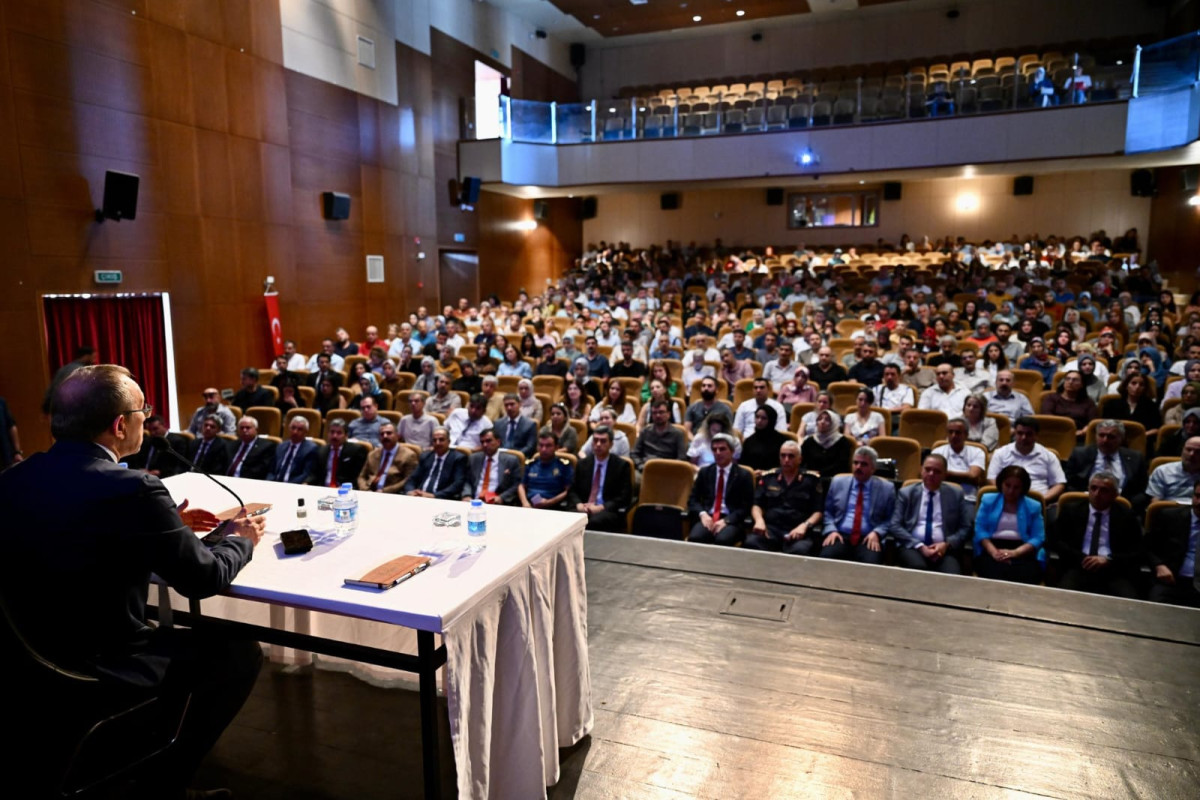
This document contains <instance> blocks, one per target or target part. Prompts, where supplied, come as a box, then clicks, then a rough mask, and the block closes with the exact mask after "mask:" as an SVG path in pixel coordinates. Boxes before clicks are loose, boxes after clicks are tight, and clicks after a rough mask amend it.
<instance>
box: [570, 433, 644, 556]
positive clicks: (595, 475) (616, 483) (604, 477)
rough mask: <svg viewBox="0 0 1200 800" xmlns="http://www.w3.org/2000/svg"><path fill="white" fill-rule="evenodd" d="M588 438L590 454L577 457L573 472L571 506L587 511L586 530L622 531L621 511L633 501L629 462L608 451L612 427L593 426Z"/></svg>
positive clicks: (581, 511)
mask: <svg viewBox="0 0 1200 800" xmlns="http://www.w3.org/2000/svg"><path fill="white" fill-rule="evenodd" d="M591 441H592V453H591V455H589V456H587V457H585V458H582V459H580V460H579V469H578V470H577V471H576V472H575V479H574V486H573V489H572V495H571V504H572V507H573V508H574V509H575V510H576V511H579V512H580V513H583V514H587V515H588V521H587V527H588V528H589V529H590V530H594V531H608V532H610V533H624V532H625V528H626V520H625V512H626V511H627V510H628V509H629V507H630V506H631V505H632V504H633V471H632V470H631V469H630V467H629V462H627V461H626V460H625V459H623V458H619V457H617V456H614V455H612V444H613V430H612V428H608V427H605V426H603V425H598V426H596V429H595V430H594V431H592V438H591Z"/></svg>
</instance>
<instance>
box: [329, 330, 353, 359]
mask: <svg viewBox="0 0 1200 800" xmlns="http://www.w3.org/2000/svg"><path fill="white" fill-rule="evenodd" d="M334 336H335V337H336V342H335V343H334V345H333V352H334V353H335V354H337V355H339V356H341V357H342V358H343V359H345V358H349V357H350V356H356V355H358V343H356V342H352V341H350V334H349V333H347V332H346V329H345V328H338V329H337V330H336V331H334Z"/></svg>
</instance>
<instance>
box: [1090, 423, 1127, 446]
mask: <svg viewBox="0 0 1200 800" xmlns="http://www.w3.org/2000/svg"><path fill="white" fill-rule="evenodd" d="M1102 430H1106V431H1116V432H1117V433H1118V434H1120V436H1121V441H1125V423H1124V422H1122V421H1121V420H1119V419H1102V420H1100V421H1099V422H1098V423H1096V432H1097V433H1099V432H1100V431H1102Z"/></svg>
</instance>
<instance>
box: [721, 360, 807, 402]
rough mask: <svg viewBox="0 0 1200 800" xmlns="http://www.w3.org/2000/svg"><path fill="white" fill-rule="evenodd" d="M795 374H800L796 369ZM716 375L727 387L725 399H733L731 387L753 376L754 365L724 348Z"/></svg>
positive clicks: (805, 372)
mask: <svg viewBox="0 0 1200 800" xmlns="http://www.w3.org/2000/svg"><path fill="white" fill-rule="evenodd" d="M746 353H747V355H753V353H751V352H750V351H749V350H747V351H746ZM796 374H797V375H799V374H800V373H799V370H797V372H796ZM717 375H718V377H720V378H721V379H722V380H723V381H725V385H726V386H728V387H729V395H728V397H726V398H725V399H726V400H731V399H733V387H734V386H736V385H737V382H738V381H744V380H750V379H751V378H753V377H754V367H753V366H751V364H750V361H749V360H747V359H741V358H738V356H737V353H736V352H734V351H733V350H732V349H725V350H722V351H721V371H720V372H719V373H717ZM804 380H805V381H807V380H808V370H807V369H805V370H804Z"/></svg>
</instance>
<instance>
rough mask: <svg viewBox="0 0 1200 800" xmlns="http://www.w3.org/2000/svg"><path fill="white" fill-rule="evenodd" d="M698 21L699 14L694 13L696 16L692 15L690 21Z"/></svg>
mask: <svg viewBox="0 0 1200 800" xmlns="http://www.w3.org/2000/svg"><path fill="white" fill-rule="evenodd" d="M699 21H700V15H699V14H697V15H696V16H694V17H692V22H699Z"/></svg>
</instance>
